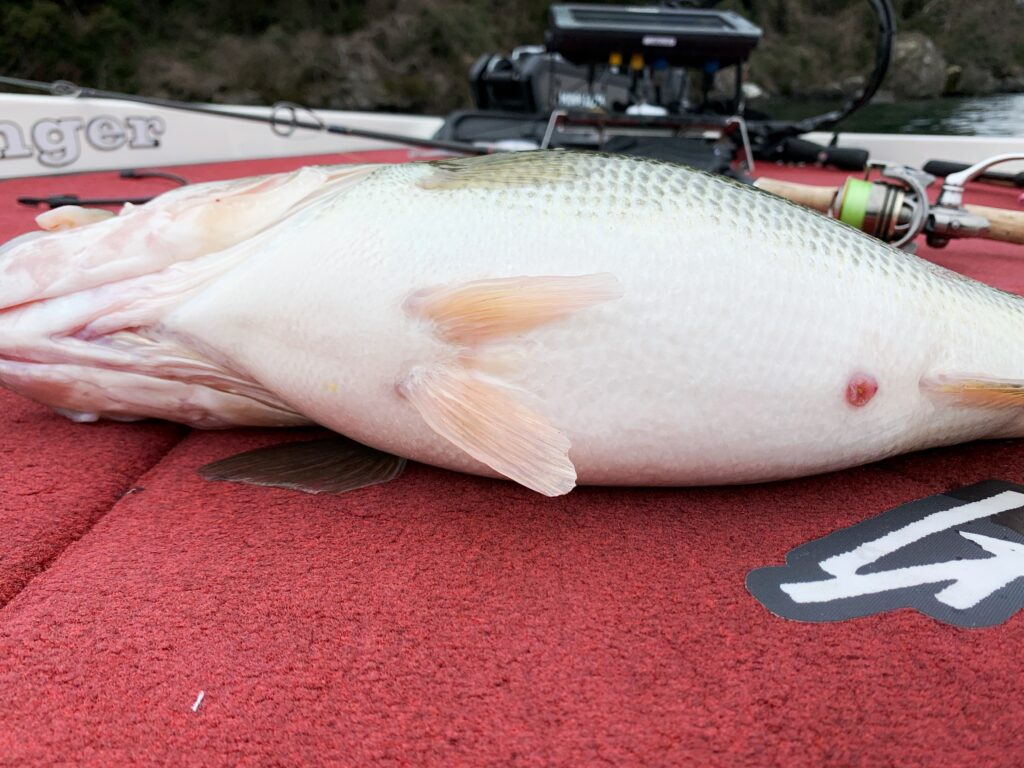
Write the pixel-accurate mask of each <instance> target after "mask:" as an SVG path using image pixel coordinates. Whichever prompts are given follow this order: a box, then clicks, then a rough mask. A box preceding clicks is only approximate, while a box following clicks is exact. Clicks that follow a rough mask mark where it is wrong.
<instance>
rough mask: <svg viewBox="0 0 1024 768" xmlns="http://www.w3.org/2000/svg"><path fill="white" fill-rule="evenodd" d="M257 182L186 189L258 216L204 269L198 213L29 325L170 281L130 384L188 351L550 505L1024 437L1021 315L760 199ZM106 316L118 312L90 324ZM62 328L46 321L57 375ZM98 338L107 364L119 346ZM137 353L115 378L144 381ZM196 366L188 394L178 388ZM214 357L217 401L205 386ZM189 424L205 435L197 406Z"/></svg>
mask: <svg viewBox="0 0 1024 768" xmlns="http://www.w3.org/2000/svg"><path fill="white" fill-rule="evenodd" d="M317 174H319V175H317ZM269 178H270V181H267V182H261V183H255V184H254V183H253V182H252V181H249V182H246V183H242V182H238V183H237V184H238V186H237V187H228V188H227V189H226V188H225V185H224V184H220V185H219V186H218V187H217V188H216V191H215V193H214V192H213V191H211V193H210V195H209V199H207V198H204V197H203V191H202V189H192V190H190V194H189V197H188V204H189V206H190V210H191V208H193V207H194V206H195V205H197V204H205V205H206V206H207V207H211V208H212V207H213V206H216V205H218V204H221V203H220V201H221V200H223V199H225V198H229V199H230V202H231V205H232V206H233V207H232V209H231V210H239V211H245V212H246V218H245V224H244V228H243V229H244V232H242V234H241V235H240V238H239V239H238V241H237V242H231V243H229V244H228V245H227V246H226V247H225V246H224V245H223V243H222V242H221V241H222V240H223V239H224V237H225V236H224V228H225V221H224V220H221V219H217V218H216V217H215V216H213V217H212V218H213V219H216V220H217V226H218V227H219V229H218V237H219V238H220V239H221V240H220V241H218V246H217V247H218V248H219V250H214V251H213V252H206V253H201V254H199V255H197V253H196V251H197V250H200V251H201V250H202V249H201V248H199V247H198V246H196V243H202V242H203V237H204V233H203V231H201V227H202V226H205V225H204V224H203V222H205V221H208V220H210V219H211V216H205V215H195V214H193V215H191V216H190V218H188V219H187V220H184V219H183V220H182V223H181V229H180V230H179V229H173V228H172V229H170V230H168V231H170V232H171V233H172V234H173V235H174V241H175V242H183V243H187V244H188V247H186V248H183V252H185V255H184V256H182V260H181V261H178V262H175V263H174V264H172V265H171V266H165V267H162V268H161V269H158V270H157V271H155V272H152V273H150V272H148V271H147V270H148V269H149V267H147V265H150V264H152V263H153V260H152V259H147V257H145V255H144V254H139V256H138V258H139V265H140V266H139V274H135V275H132V276H131V278H130V279H123V280H120V281H118V280H115V281H113V282H112V283H108V284H106V285H105V286H102V288H103V289H104V291H100V290H98V289H97V287H95V286H93V285H85V286H83V287H82V289H81V290H77V291H76V290H74V289H73V288H71V289H69V288H66V287H65V286H63V284H62V286H61V295H59V296H54V295H53V290H54V289H53V286H52V285H48V284H40V285H38V286H36V292H37V293H38V295H39V297H40V298H38V299H37V300H36V301H35V302H33V303H31V304H30V305H29V306H30V307H33V308H34V309H35V311H36V312H37V313H39V314H40V315H42V316H46V315H47V313H48V312H49V307H50V306H51V305H52V307H53V312H52V313H51V314H52V316H53V317H55V318H57V317H61V316H64V315H61V314H60V313H61V312H63V313H64V314H65V315H66V314H67V312H66V310H64V309H60V308H59V307H60V306H63V305H61V302H65V303H67V302H77V303H81V304H82V305H83V306H88V307H89V313H88V314H89V315H90V316H94V317H95V316H98V317H102V316H103V306H93V304H95V303H97V302H102V301H110V299H109V296H110V294H111V288H110V286H111V285H114V286H118V285H124V286H125V287H124V289H123V290H125V291H127V290H133V291H139V290H142V289H145V287H146V286H147V285H148V284H150V283H151V284H152V285H153V286H159V285H163V284H167V281H166V279H165V278H162V275H164V274H165V273H166V272H167V271H168V270H170V269H176V270H179V271H180V272H181V273H182V274H183V275H185V277H186V278H187V280H186V282H187V284H188V285H189V286H197V287H194V288H190V290H189V292H188V294H187V295H183V296H181V297H180V301H179V300H176V298H175V296H174V295H167V296H164V297H163V298H162V299H161V300H160V301H159V302H158V301H156V299H153V300H152V306H151V305H150V304H149V303H147V301H148V300H147V299H146V297H145V291H144V290H143V293H142V294H140V296H141V298H137V299H135V300H134V303H133V304H132V306H133V307H134V308H135V310H134V314H133V320H132V323H133V329H135V330H136V331H137V330H139V326H140V325H141V326H142V332H143V335H144V336H145V338H147V339H149V340H150V343H151V346H150V349H149V350H148V354H149V358H147V359H146V362H145V365H144V366H143V365H142V364H141V362H140V364H139V366H138V370H140V371H145V372H146V374H147V375H148V376H152V377H156V375H155V374H154V371H158V370H159V365H158V362H159V361H158V360H157V361H156V362H154V360H153V359H152V355H153V354H158V353H159V350H160V344H159V342H160V340H161V339H166V340H168V341H171V340H173V349H174V350H175V352H176V357H175V361H174V362H175V364H174V366H173V372H172V369H171V367H168V376H169V377H170V378H169V380H173V382H175V384H176V386H177V385H180V384H181V382H182V381H183V380H186V381H187V383H190V384H191V385H194V386H201V387H204V388H206V389H207V390H212V391H214V392H219V393H221V394H224V392H227V394H229V395H230V396H231V397H234V398H249V399H250V401H251V419H252V421H253V422H257V421H258V422H259V423H266V421H267V420H268V419H271V418H281V416H280V414H281V412H282V411H283V410H287V411H288V412H289V413H290V416H289V418H291V419H293V420H295V419H305V420H308V421H311V422H315V423H318V424H322V425H324V426H326V427H328V428H330V429H332V430H335V431H336V432H339V433H341V434H344V435H347V436H348V437H350V438H352V439H354V440H357V441H359V442H362V443H364V444H366V445H368V446H371V447H373V448H375V449H378V450H380V451H385V452H389V453H392V454H395V455H398V456H402V457H405V458H409V459H414V460H418V461H423V462H426V463H430V464H434V465H437V466H442V467H447V468H450V469H454V470H459V471H465V472H474V473H478V474H485V475H492V476H493V475H500V476H506V477H511V478H513V479H515V480H517V481H518V482H521V483H523V484H524V485H527V486H528V487H531V488H534V489H536V490H539V491H540V492H542V493H548V494H550V495H554V494H556V493H564V492H565V491H567V490H568V489H569V488H571V487H572V485H573V484H575V483H588V484H623V485H630V484H644V485H652V484H653V485H685V484H705V483H741V482H755V481H761V480H771V479H779V478H785V477H793V476H798V475H805V474H811V473H815V472H823V471H829V470H833V469H838V468H841V467H846V466H851V465H854V464H860V463H864V462H868V461H873V460H876V459H880V458H883V457H886V456H890V455H892V454H894V453H899V452H903V451H908V450H914V449H918V448H924V447H929V446H935V445H943V444H948V443H952V442H958V441H962V440H971V439H976V438H981V437H995V436H1000V437H1005V436H1017V435H1020V434H1021V433H1024V419H1022V413H1024V412H1022V410H1021V408H1020V405H1021V404H1024V398H1022V397H1021V392H1024V388H1022V387H1024V385H1021V384H1020V382H1019V379H1022V378H1024V375H1022V374H1024V356H1022V355H1021V352H1022V350H1021V348H1020V347H1021V344H1020V341H1019V339H1021V338H1022V332H1024V305H1022V302H1021V300H1020V299H1018V298H1017V297H1015V296H1011V295H1009V294H1005V293H1002V292H1000V291H997V290H995V289H992V288H990V287H988V286H984V285H982V284H980V283H976V282H974V281H971V280H969V279H967V278H964V277H962V276H960V275H956V274H954V273H952V272H949V271H947V270H945V269H942V268H941V267H938V266H935V265H932V264H929V263H928V262H925V261H923V260H921V259H918V258H916V257H915V256H912V255H909V254H906V253H904V252H902V251H897V250H894V249H892V248H891V247H889V246H886V245H883V244H881V243H879V242H877V241H875V240H872V239H870V238H868V237H867V236H866V235H864V234H863V233H860V232H858V231H856V230H853V229H852V228H849V227H847V226H845V225H843V224H840V223H838V222H835V221H833V220H831V219H828V218H825V217H822V216H820V215H818V214H816V213H813V212H811V211H808V210H805V209H803V208H800V207H798V206H796V205H794V204H792V203H790V202H788V201H784V200H782V199H780V198H777V197H774V196H772V195H769V194H767V193H764V192H761V191H758V190H755V189H753V188H750V187H747V186H745V185H741V184H738V183H735V182H732V181H729V180H724V179H721V178H719V177H712V176H709V175H707V174H703V173H701V172H698V171H694V170H691V169H687V168H685V167H681V166H675V165H670V164H665V163H658V162H653V161H648V160H642V159H635V158H624V157H613V156H603V155H594V154H586V153H570V152H534V153H521V154H516V155H500V156H490V157H485V158H474V159H464V160H444V161H438V162H433V163H417V164H406V165H397V166H378V167H372V166H363V167H350V168H337V169H322V170H320V171H307V172H306V173H305V174H304V175H301V176H295V175H292V176H287V175H282V176H281V177H269ZM297 184H302V185H305V186H302V187H297V186H296V185H297ZM296 189H297V192H295V193H291V192H290V190H296ZM233 190H234V191H233ZM268 190H269V192H268ZM214 194H215V195H216V197H214ZM232 195H234V197H232ZM245 195H250V196H252V198H253V200H252V205H261V206H263V207H262V208H261V209H259V210H265V211H266V219H267V221H266V225H265V226H264V227H262V228H261V227H259V226H257V225H256V224H254V222H253V219H252V210H253V209H252V207H251V206H248V205H247V203H248V200H247V199H246V197H245ZM214 200H216V202H214ZM172 202H173V201H172ZM160 205H161V200H160V199H157V200H156V201H154V202H153V203H151V204H150V206H153V210H157V209H159V207H160ZM147 208H148V206H147ZM136 218H137V219H139V221H143V220H144V219H143V217H136ZM132 226H133V222H132V217H130V216H129V217H123V216H122V217H118V218H117V219H116V220H113V221H106V222H98V223H86V224H83V225H82V226H81V227H80V228H79V229H80V230H81V232H82V233H83V242H84V241H85V239H86V238H88V241H89V242H96V241H97V240H100V238H97V237H96V236H95V234H94V233H95V232H96V231H97V230H96V229H95V228H96V227H108V228H109V229H110V230H111V232H112V233H114V232H115V231H116V230H117V229H118V228H121V229H123V230H124V232H123V233H122V236H121V240H124V241H128V242H136V239H133V238H132V237H129V235H132V234H133V231H132V229H131V228H132ZM189 228H192V229H189ZM197 228H199V229H197ZM193 229H195V230H196V231H192V230H193ZM72 231H75V230H72ZM90 233H93V234H90ZM62 235H63V237H65V238H68V236H69V233H68V232H64V233H62ZM47 237H49V236H43V237H41V238H36V239H32V240H27V241H24V242H23V243H21V244H15V245H14V246H11V247H10V248H9V249H7V250H6V251H5V252H4V255H5V257H6V259H7V261H6V264H7V265H8V269H16V268H17V263H18V262H19V261H20V260H22V259H28V258H31V255H32V254H33V253H36V254H38V253H46V254H48V256H47V258H50V259H54V260H55V263H54V264H51V266H54V267H60V266H61V265H60V258H59V251H58V249H56V248H55V247H53V246H48V245H47V240H46V238H47ZM111 239H115V240H116V238H111ZM55 253H56V254H57V255H56V256H55V255H54V254H55ZM101 257H102V254H97V253H95V252H93V253H91V254H90V258H91V259H93V260H95V259H97V258H101ZM109 257H110V259H112V260H118V261H117V263H118V264H119V267H118V270H119V271H118V276H119V277H125V276H126V273H127V272H130V269H129V267H130V264H128V262H130V258H129V257H130V254H128V255H126V254H124V253H118V252H113V251H112V252H111V253H110V256H109ZM66 258H67V259H68V260H71V261H73V257H72V256H70V255H69V256H67V257H66ZM168 258H170V257H169V256H168V255H167V254H166V253H164V254H161V259H162V260H163V261H166V260H167V259H168ZM126 264H127V266H126ZM44 272H45V270H40V271H39V274H43V273H44ZM65 275H66V273H65ZM147 275H150V276H148V277H147ZM64 281H65V282H67V277H66V276H65V278H64ZM140 286H141V288H140ZM22 288H24V286H22ZM153 290H154V295H155V294H156V293H159V291H158V290H157V289H156V288H154V289H153ZM114 292H115V293H116V290H115V291H114ZM424 297H426V298H424ZM0 301H2V291H0ZM90 302H92V303H90ZM0 306H2V304H0ZM76 306H77V304H76ZM150 306H151V311H149V310H150ZM18 311H19V310H8V311H7V312H2V311H0V379H2V380H3V381H4V382H5V383H7V384H8V385H9V386H11V387H13V388H16V389H18V388H21V389H24V390H28V389H29V388H28V387H26V386H24V385H23V383H22V381H21V379H19V378H18V377H17V376H14V375H12V374H11V373H10V372H8V373H6V374H5V369H4V367H3V365H4V364H3V356H4V338H5V337H4V325H5V323H7V324H8V325H10V326H11V327H12V328H13V323H14V321H15V315H16V314H17V313H18ZM111 311H113V309H112V310H111ZM147 312H148V313H147ZM140 318H142V319H141V320H140ZM116 325H117V316H116V315H113V316H112V320H111V321H110V322H109V323H107V325H102V326H101V327H103V328H104V330H106V331H108V332H109V333H110V334H115V333H116V332H117V330H118V329H117V328H116ZM108 326H110V327H108ZM78 330H79V329H78V328H65V329H63V332H64V333H66V334H67V335H68V336H69V337H70V336H73V335H74V333H75V332H77V331H78ZM60 334H61V329H60V328H55V329H51V336H52V337H56V338H57V341H56V342H53V341H52V338H51V340H50V342H49V347H48V352H47V355H48V357H47V358H46V359H47V360H50V361H51V362H52V360H53V357H54V354H55V353H54V348H56V349H58V350H60V349H62V347H61V344H60ZM119 338H120V339H121V340H122V341H123V340H124V339H125V338H130V337H126V336H124V335H123V334H122V336H120V337H119ZM79 341H81V340H79ZM89 343H90V344H94V345H96V346H97V347H98V348H99V349H102V348H103V345H104V343H105V342H104V337H102V336H101V337H100V338H97V339H92V340H90V342H89ZM154 345H155V346H154ZM22 346H24V344H23V345H22ZM123 346H124V345H123V344H122V346H121V347H119V349H118V351H119V353H120V357H118V359H117V360H116V361H115V360H113V359H111V360H110V361H109V362H108V363H106V368H105V373H104V375H105V376H109V375H110V371H111V370H112V369H119V370H124V371H125V373H126V375H127V374H128V373H132V372H133V371H132V366H131V364H130V363H128V364H126V363H124V354H125V350H124V348H123ZM167 346H168V348H170V347H171V345H170V344H168V345H167ZM154 349H155V350H156V352H154ZM183 349H184V350H188V349H192V350H194V352H195V355H196V360H197V363H196V365H197V366H199V365H200V362H201V367H202V371H203V378H202V380H201V381H200V380H199V379H198V378H196V379H194V380H188V378H187V375H186V374H185V373H183V371H184V370H185V369H186V368H187V365H184V364H183V362H182V360H181V355H182V350H183ZM22 354H24V350H22ZM66 354H67V355H68V356H69V357H73V355H74V350H73V349H72V348H71V345H67V351H66ZM141 355H142V353H141V351H140V361H141ZM91 357H92V358H93V359H94V358H95V357H96V356H95V355H92V356H91ZM101 357H102V355H101ZM29 358H31V355H29ZM30 362H31V359H30ZM68 362H81V361H80V360H73V359H69V360H68ZM217 366H219V367H220V369H221V370H222V371H223V376H222V379H223V381H224V382H225V384H224V386H225V387H227V382H229V381H230V382H232V385H231V387H232V388H231V389H230V390H227V389H225V390H218V384H217V379H216V376H213V375H211V373H210V369H211V367H217ZM240 377H244V378H245V379H246V380H247V382H246V386H245V387H240V386H239V380H240ZM43 378H45V377H43ZM64 389H66V387H65V388H64ZM179 389H180V387H177V388H176V389H175V390H174V393H164V394H162V395H161V396H160V397H161V398H163V399H161V400H160V402H159V404H158V405H157V404H155V405H154V406H153V408H151V409H150V411H148V412H147V410H146V408H145V407H144V398H134V399H133V402H132V407H133V408H135V409H136V414H135V415H137V416H140V417H143V416H148V415H151V414H153V413H155V414H157V415H160V416H162V417H164V418H166V417H167V415H168V413H170V414H173V412H174V407H173V398H174V397H180V393H179V391H178V390H179ZM260 391H263V392H265V396H263V395H261V396H256V395H257V394H258V393H259V392H260ZM41 392H42V394H40V393H41ZM62 392H63V390H61V392H58V391H57V390H56V389H55V390H54V391H53V392H49V393H47V392H46V391H45V386H42V385H41V384H39V382H36V383H35V384H34V385H33V387H32V388H31V393H32V395H33V396H36V397H38V398H39V399H42V400H44V402H49V403H50V404H51V405H54V406H55V407H60V408H62V409H64V410H67V411H78V412H91V413H94V414H95V415H96V416H103V415H104V414H105V413H108V412H111V411H112V407H111V404H109V403H106V404H105V403H103V402H102V401H96V400H95V398H96V397H97V395H96V394H95V392H96V390H95V388H92V389H90V395H89V397H91V398H93V401H88V398H85V397H84V396H83V397H79V398H78V399H77V400H76V399H75V398H74V397H71V398H70V399H71V402H62V401H61V398H64V399H65V400H67V399H68V397H69V396H68V395H67V393H66V392H63V393H62ZM204 392H205V390H204ZM168 398H171V399H168ZM208 400H210V398H209V397H207V398H206V399H205V400H204V402H206V404H207V405H208V406H209V408H212V409H213V410H211V411H208V412H206V413H205V415H204V418H203V423H204V425H207V426H208V425H210V422H211V421H214V422H215V421H216V418H217V413H216V405H215V403H213V404H211V403H209V402H207V401H208ZM268 404H273V405H274V408H275V411H274V414H273V415H268V413H267V411H266V409H267V407H268ZM90 409H91V410H90ZM118 413H119V415H120V416H121V417H123V416H124V409H123V408H122V409H121V410H120V411H118ZM182 413H183V414H184V415H183V420H186V421H188V420H189V419H192V420H196V419H195V417H194V415H193V414H194V413H195V403H194V401H190V402H189V408H188V409H185V408H184V407H183V408H182ZM172 417H173V415H172ZM261 420H262V421H261ZM224 421H225V424H224V425H229V424H235V423H244V422H245V409H244V408H241V407H240V406H239V403H238V402H237V401H232V407H231V408H230V409H229V415H228V417H225V419H224Z"/></svg>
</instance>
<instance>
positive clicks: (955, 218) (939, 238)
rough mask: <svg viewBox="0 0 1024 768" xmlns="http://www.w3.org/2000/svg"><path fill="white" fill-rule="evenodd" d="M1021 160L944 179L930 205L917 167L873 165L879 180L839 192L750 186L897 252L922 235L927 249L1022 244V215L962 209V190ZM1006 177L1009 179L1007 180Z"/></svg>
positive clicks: (925, 177)
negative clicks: (967, 241) (959, 241)
mask: <svg viewBox="0 0 1024 768" xmlns="http://www.w3.org/2000/svg"><path fill="white" fill-rule="evenodd" d="M1020 160H1024V154H1019V153H1017V154H1005V155H996V156H994V157H990V158H987V159H985V160H982V161H981V162H978V163H975V164H974V165H971V166H961V170H958V171H956V172H954V173H950V174H948V175H947V176H946V179H945V182H944V183H943V184H942V189H941V191H940V192H939V195H938V197H937V198H936V200H935V202H934V203H932V202H930V201H929V199H928V194H927V189H928V187H929V186H931V184H932V183H933V182H934V181H935V176H934V175H932V174H930V173H927V172H926V171H922V170H919V169H917V168H911V167H908V166H902V165H887V164H884V163H873V164H871V165H870V166H869V170H868V172H869V173H870V170H871V168H875V169H878V170H879V171H880V175H881V177H882V180H880V181H871V180H870V179H869V178H867V177H865V178H864V179H855V178H848V179H847V180H846V183H845V184H844V185H843V186H842V187H819V186H813V185H810V184H796V183H794V182H790V181H780V180H778V179H770V178H760V179H758V180H757V181H756V182H754V186H755V187H758V188H759V189H763V190H765V191H767V192H771V193H773V194H776V195H779V196H780V197H785V198H788V199H789V200H792V201H793V202H796V203H800V204H801V205H805V206H807V207H808V208H813V209H815V210H817V211H821V212H822V213H827V214H830V215H831V216H832V217H833V218H836V219H839V220H840V221H843V222H846V223H847V224H849V225H850V226H852V227H854V228H856V229H860V230H862V231H864V232H867V233H868V234H869V235H872V236H873V237H877V238H879V239H880V240H885V241H886V242H889V243H892V244H893V245H895V246H897V247H910V246H911V244H912V243H913V241H914V239H915V238H916V237H917V236H918V235H920V234H924V235H925V236H926V240H927V243H928V245H929V246H931V247H932V248H942V247H944V246H945V245H946V244H947V243H949V241H950V240H951V239H955V238H963V237H981V238H985V239H988V240H1000V241H1002V242H1006V243H1016V244H1018V245H1024V211H1014V210H1010V209H1007V208H992V207H989V206H983V205H969V204H968V205H965V204H964V201H963V197H964V188H965V186H966V185H967V183H968V182H971V181H974V180H976V179H978V178H979V177H982V176H984V175H985V174H990V173H992V172H991V171H990V170H989V169H990V168H991V167H992V166H994V165H997V164H999V163H1005V162H1008V161H1020ZM1011 178H1012V177H1011Z"/></svg>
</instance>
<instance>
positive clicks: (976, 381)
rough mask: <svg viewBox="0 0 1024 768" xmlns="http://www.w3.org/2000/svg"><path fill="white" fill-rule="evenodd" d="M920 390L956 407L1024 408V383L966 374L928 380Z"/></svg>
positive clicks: (1017, 380) (1023, 381)
mask: <svg viewBox="0 0 1024 768" xmlns="http://www.w3.org/2000/svg"><path fill="white" fill-rule="evenodd" d="M921 387H922V389H924V390H925V391H927V392H931V393H932V394H934V395H937V396H940V397H944V398H948V399H949V400H950V401H951V402H954V403H956V404H957V405H968V406H977V407H984V408H1019V407H1022V406H1024V380H1021V379H999V378H990V377H985V376H973V375H965V374H954V375H939V376H929V377H927V378H925V379H923V380H922V381H921Z"/></svg>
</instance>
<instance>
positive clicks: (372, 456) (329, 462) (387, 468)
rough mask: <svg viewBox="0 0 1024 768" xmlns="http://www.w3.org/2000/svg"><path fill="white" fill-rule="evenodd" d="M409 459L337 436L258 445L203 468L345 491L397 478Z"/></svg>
mask: <svg viewBox="0 0 1024 768" xmlns="http://www.w3.org/2000/svg"><path fill="white" fill-rule="evenodd" d="M405 464H406V461H405V459H403V458H400V457H398V456H392V455H391V454H389V453H384V452H383V451H378V450H375V449H373V448H370V447H368V446H365V445H363V444H362V443H357V442H356V441H354V440H349V439H348V438H347V437H342V436H340V435H339V436H337V437H330V438H326V439H322V440H304V441H301V442H296V443H284V444H281V445H272V446H268V447H266V448H257V449H256V450H253V451H246V452H245V453H240V454H238V455H236V456H230V457H228V458H226V459H221V460H220V461H215V462H213V463H211V464H207V465H206V466H204V467H201V468H200V470H199V474H200V475H201V476H202V477H203V478H204V479H206V480H226V481H229V482H234V483H247V484H249V485H263V486H270V487H274V488H288V489H291V490H296V491H305V492H306V493H344V492H346V491H354V490H356V489H357V488H365V487H367V486H370V485H377V484H379V483H386V482H388V481H389V480H394V479H395V478H396V477H398V476H399V475H400V474H402V471H403V470H404V469H405Z"/></svg>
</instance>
